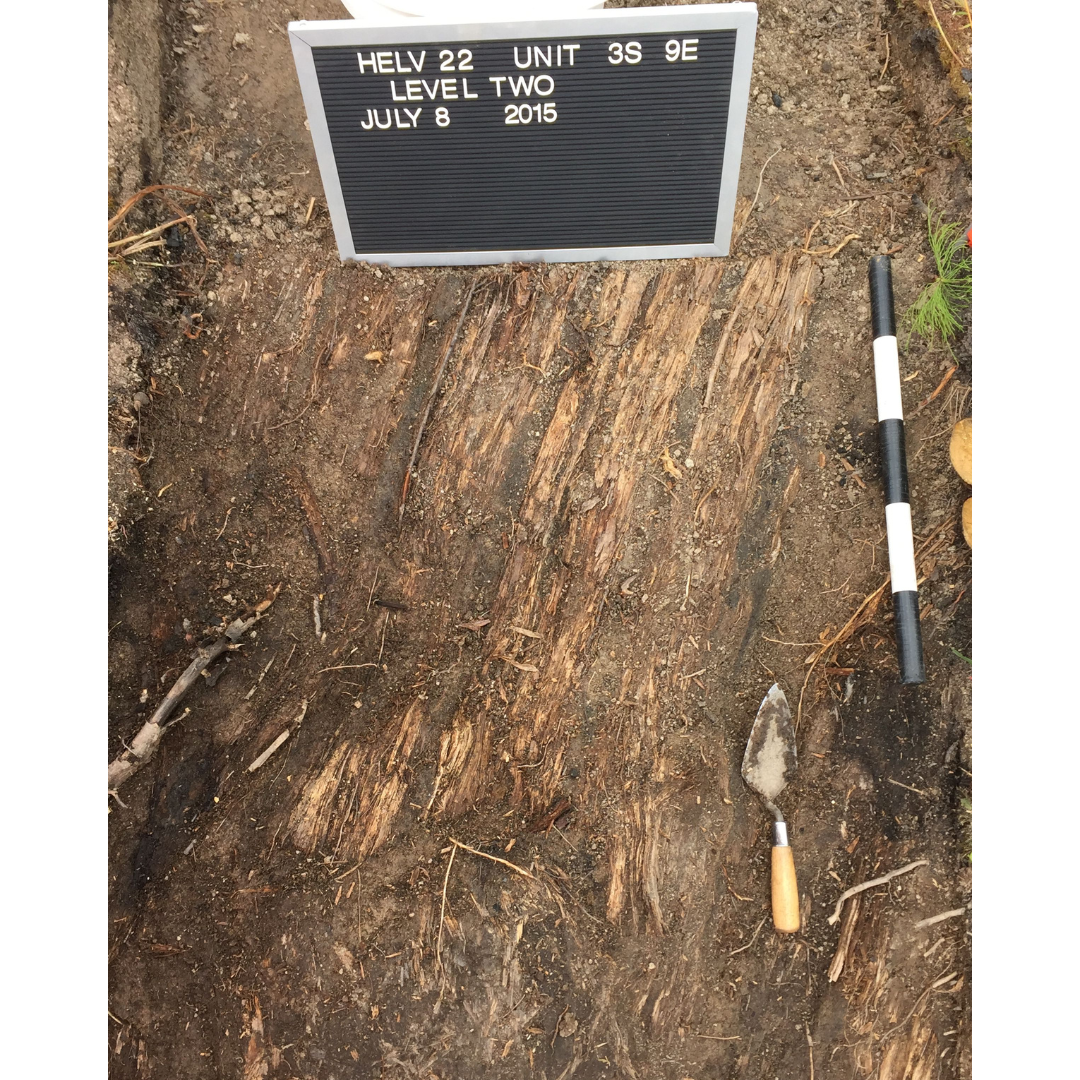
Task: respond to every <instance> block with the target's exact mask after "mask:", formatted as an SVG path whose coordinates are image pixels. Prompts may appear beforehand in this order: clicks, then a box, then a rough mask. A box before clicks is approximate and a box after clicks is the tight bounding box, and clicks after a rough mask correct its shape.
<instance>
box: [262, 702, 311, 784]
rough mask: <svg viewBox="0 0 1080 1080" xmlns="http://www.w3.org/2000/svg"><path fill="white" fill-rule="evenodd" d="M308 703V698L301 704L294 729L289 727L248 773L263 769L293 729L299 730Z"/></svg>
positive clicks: (293, 723)
mask: <svg viewBox="0 0 1080 1080" xmlns="http://www.w3.org/2000/svg"><path fill="white" fill-rule="evenodd" d="M307 707H308V701H307V698H304V700H303V701H302V702H301V703H300V713H299V715H298V716H297V718H296V719H295V720H294V721H293V722H292V727H287V728H286V729H285V730H284V731H283V732H282V733H281V734H280V735H279V736H278V737H277V738H276V739H275V740H274V741H273V742H272V743H271V744H270V745H269V746H268V747H267V748H266V749H265V750H264V751H263V752H262V753H261V754H260V755H259V756H258V757H257V758H256V759H255V760H254V761H253V762H252V763H251V764H250V765H249V766H248V772H254V771H255V770H256V769H258V768H261V767H262V766H263V765H265V764H266V763H267V761H269V760H270V755H271V754H272V753H273V752H274V751H275V750H277V748H278V747H279V746H281V744H282V743H284V742H285V740H286V739H287V738H288V737H289V733H290V732H291V731H292V728H293V727H296V728H298V727H299V726H300V725H301V724H302V723H303V721H304V717H305V716H307Z"/></svg>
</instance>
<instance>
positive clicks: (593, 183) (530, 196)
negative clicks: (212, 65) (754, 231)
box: [289, 3, 757, 266]
mask: <svg viewBox="0 0 1080 1080" xmlns="http://www.w3.org/2000/svg"><path fill="white" fill-rule="evenodd" d="M756 26H757V7H756V6H755V5H754V4H744V3H738V4H706V5H701V6H697V7H677V8H631V9H619V10H613V11H597V12H594V13H590V14H588V15H584V16H581V17H576V18H559V19H550V20H544V19H540V20H537V19H533V20H530V21H528V22H505V23H503V22H500V23H495V22H485V23H462V24H455V25H448V24H436V23H434V22H430V21H426V20H423V21H422V20H412V21H410V22H409V23H407V24H403V25H400V26H364V25H362V24H361V23H358V22H295V23H290V24H289V36H290V38H291V41H292V47H293V55H294V57H295V59H296V67H297V72H298V74H299V78H300V85H301V89H302V90H303V95H304V103H305V105H306V107H307V113H308V120H309V124H310V127H311V134H312V140H313V142H314V144H315V152H316V156H317V158H318V161H319V169H320V172H321V173H322V179H323V188H324V190H325V192H326V201H327V206H328V209H329V211H330V218H331V221H332V222H333V225H334V232H335V235H336V237H337V243H338V249H339V251H340V253H341V257H342V259H359V260H363V261H365V262H374V263H388V264H390V265H393V266H446V265H456V264H480V263H502V262H524V261H540V260H543V261H547V262H576V261H585V260H594V259H658V258H660V259H662V258H690V257H693V256H700V255H726V254H727V253H728V247H729V244H730V238H731V227H732V219H733V217H734V212H735V194H736V188H737V186H738V179H739V161H740V158H741V156H742V139H743V129H744V125H745V121H746V106H747V99H748V97H749V93H750V71H751V66H752V61H753V51H754V34H755V30H756Z"/></svg>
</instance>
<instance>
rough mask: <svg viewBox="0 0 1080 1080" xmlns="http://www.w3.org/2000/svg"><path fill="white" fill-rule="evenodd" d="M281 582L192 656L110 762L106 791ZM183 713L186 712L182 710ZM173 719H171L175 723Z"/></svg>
mask: <svg viewBox="0 0 1080 1080" xmlns="http://www.w3.org/2000/svg"><path fill="white" fill-rule="evenodd" d="M280 592H281V584H280V583H279V584H278V585H275V586H274V588H273V589H272V590H271V592H270V594H269V596H268V597H267V598H266V599H265V600H263V601H262V602H261V603H259V604H257V605H256V606H255V609H254V611H253V612H252V613H251V617H250V618H245V617H244V616H243V615H241V616H239V617H238V618H236V619H234V620H233V621H232V622H231V623H230V624H229V625H228V626H227V627H226V628H225V633H224V634H222V635H221V637H220V638H218V640H217V641H215V642H214V644H213V645H211V646H210V647H209V648H206V649H199V651H198V652H197V653H196V655H195V659H194V660H192V662H191V663H190V664H189V665H188V666H187V668H186V669H185V670H184V672H183V674H182V675H181V676H180V678H178V679H177V680H176V682H175V683H173V685H172V688H171V689H170V690H169V692H168V693H167V694H166V695H165V697H164V698H163V699H162V702H161V704H160V705H159V706H158V707H157V708H156V709H155V710H154V714H153V716H151V717H150V719H149V720H147V721H146V723H145V724H143V726H142V727H141V728H140V729H139V732H138V734H137V735H136V736H135V738H134V739H132V740H131V745H130V746H129V747H128V748H127V749H125V750H124V752H123V753H122V754H121V755H120V756H119V757H117V758H116V759H115V760H114V761H112V762H110V764H109V791H116V790H117V789H118V788H119V787H120V785H121V784H122V783H123V782H124V781H125V780H126V779H127V778H128V777H129V776H131V775H132V774H133V773H135V772H137V771H138V770H139V769H140V768H142V766H143V765H144V764H145V763H146V762H147V761H148V760H149V758H150V757H151V756H152V755H153V753H154V751H155V750H157V748H158V745H159V744H160V742H161V738H162V736H163V735H164V734H165V732H166V730H167V729H168V728H169V727H170V726H171V725H170V724H168V723H166V721H167V720H168V718H169V716H170V715H171V714H172V711H173V710H174V709H175V708H176V706H177V705H179V704H180V700H181V699H182V698H183V696H184V695H185V694H186V693H187V692H188V691H189V690H190V689H191V688H192V687H193V686H194V685H195V684H196V683H197V682H198V681H199V676H200V675H202V673H203V672H204V671H205V670H206V669H207V668H208V667H209V666H210V665H211V664H212V663H213V662H214V661H215V660H216V659H217V658H218V657H219V656H221V655H222V654H223V653H225V652H226V650H228V649H233V648H236V647H237V644H236V643H237V642H238V641H239V640H240V638H242V637H243V636H244V634H246V633H247V632H248V630H250V629H251V628H252V627H253V626H254V625H255V624H256V623H257V622H258V621H259V619H261V618H262V616H263V613H264V612H265V611H266V609H267V608H268V607H270V605H271V604H272V603H273V602H274V601H275V600H276V599H277V597H278V593H280ZM185 715H186V714H185ZM175 722H176V721H173V723H175Z"/></svg>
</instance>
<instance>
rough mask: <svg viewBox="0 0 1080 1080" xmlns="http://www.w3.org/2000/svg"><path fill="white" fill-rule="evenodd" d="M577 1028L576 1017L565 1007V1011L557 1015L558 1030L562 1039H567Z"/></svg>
mask: <svg viewBox="0 0 1080 1080" xmlns="http://www.w3.org/2000/svg"><path fill="white" fill-rule="evenodd" d="M577 1029H578V1019H577V1017H576V1016H575V1015H574V1014H573V1013H572V1012H570V1010H569V1009H567V1011H566V1012H564V1013H563V1014H562V1016H561V1017H559V1025H558V1032H559V1035H560V1036H562V1038H564V1039H568V1038H569V1037H570V1036H571V1035H573V1034H574V1032H576V1031H577Z"/></svg>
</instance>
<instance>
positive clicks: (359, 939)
mask: <svg viewBox="0 0 1080 1080" xmlns="http://www.w3.org/2000/svg"><path fill="white" fill-rule="evenodd" d="M355 869H356V944H357V946H360V945H363V944H364V914H363V909H362V908H361V907H360V888H361V882H360V864H359V863H357V865H356V868H355ZM363 974H364V965H363V964H361V965H360V975H361V977H363Z"/></svg>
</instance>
